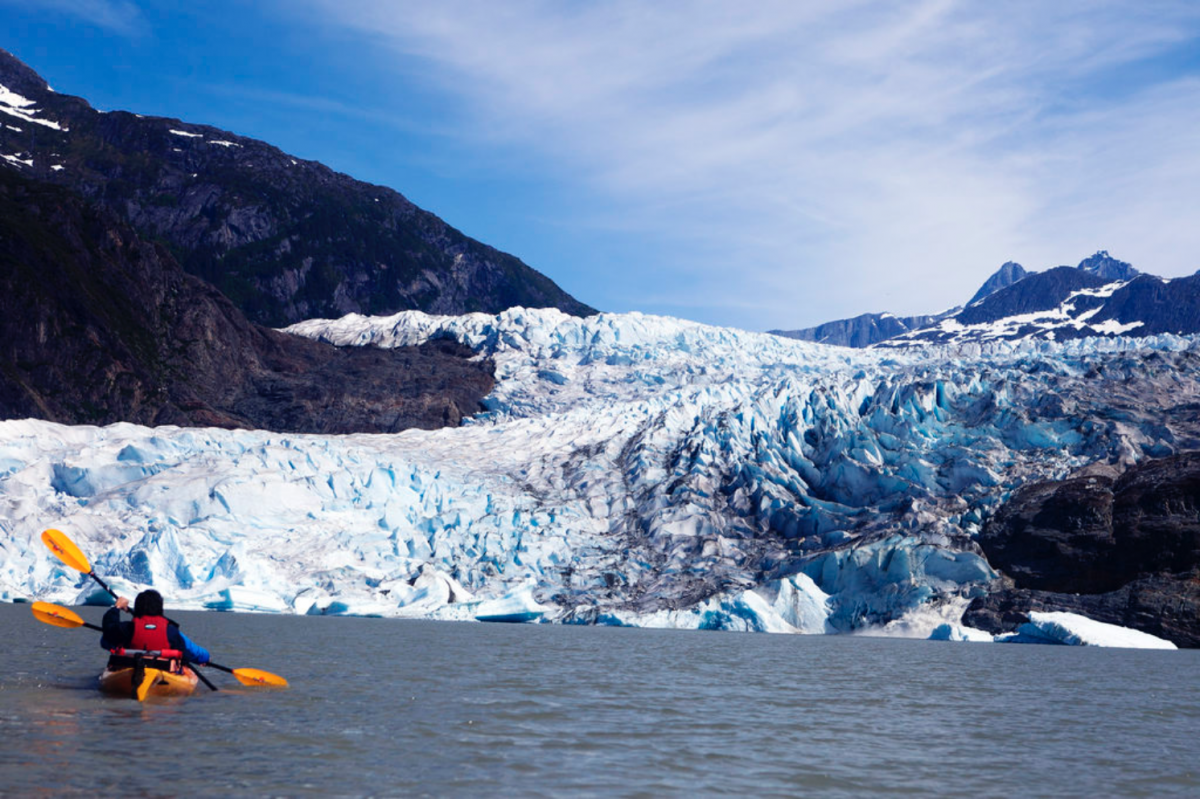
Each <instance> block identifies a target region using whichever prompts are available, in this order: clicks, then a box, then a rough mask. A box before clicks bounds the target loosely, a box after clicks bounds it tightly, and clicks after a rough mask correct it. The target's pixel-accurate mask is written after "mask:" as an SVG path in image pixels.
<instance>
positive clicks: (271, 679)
mask: <svg viewBox="0 0 1200 799" xmlns="http://www.w3.org/2000/svg"><path fill="white" fill-rule="evenodd" d="M233 676H234V677H237V678H238V682H240V683H241V684H242V685H272V686H275V687H276V688H287V684H288V681H287V680H285V679H283V678H282V677H280V676H279V675H278V674H272V673H271V672H269V671H263V670H261V669H234V670H233Z"/></svg>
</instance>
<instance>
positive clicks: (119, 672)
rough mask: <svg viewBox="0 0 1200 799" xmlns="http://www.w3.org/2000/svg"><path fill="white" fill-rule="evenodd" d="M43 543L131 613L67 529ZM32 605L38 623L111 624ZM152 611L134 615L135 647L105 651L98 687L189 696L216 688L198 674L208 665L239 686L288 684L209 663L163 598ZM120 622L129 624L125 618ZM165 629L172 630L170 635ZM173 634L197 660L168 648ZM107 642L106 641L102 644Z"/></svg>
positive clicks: (141, 697) (137, 694) (141, 695)
mask: <svg viewBox="0 0 1200 799" xmlns="http://www.w3.org/2000/svg"><path fill="white" fill-rule="evenodd" d="M42 543H44V544H45V545H46V547H47V548H48V549H49V550H50V551H51V552H52V553H54V555H55V556H56V557H57V558H58V559H59V560H61V561H62V562H63V563H65V564H66V565H67V566H70V567H71V568H72V569H75V570H76V571H79V572H82V573H83V574H86V575H87V576H89V577H91V578H92V579H93V580H95V581H96V582H97V583H98V584H99V585H100V587H101V588H103V589H104V590H105V591H106V592H108V594H109V595H110V596H112V598H113V599H115V600H117V607H118V608H120V609H122V610H125V611H127V612H130V613H132V612H133V611H131V610H130V609H129V607H128V600H123V599H121V598H120V597H118V596H117V594H116V592H114V591H113V590H112V589H111V588H109V587H108V585H107V584H105V582H104V581H103V580H101V579H100V578H99V577H98V576H97V575H96V573H95V571H93V569H92V567H91V564H90V563H88V559H87V557H85V556H84V554H83V552H82V551H80V549H79V547H77V546H75V543H74V542H73V541H72V540H71V539H70V538H68V537H67V536H66V534H65V533H63V532H62V531H60V530H53V529H50V530H46V531H44V532H43V533H42ZM143 593H145V594H152V595H153V596H154V598H155V599H156V601H159V600H157V592H153V591H146V592H143ZM139 601H140V599H139ZM123 603H124V604H123ZM32 609H33V615H34V617H35V618H36V619H37V620H38V621H40V622H43V623H44V624H49V625H52V626H54V627H64V628H76V627H87V628H89V629H92V630H99V631H100V632H105V631H106V628H107V627H108V626H109V622H108V621H107V620H106V622H105V627H100V626H98V625H95V624H89V623H88V622H85V621H84V620H83V619H82V618H81V617H80V616H79V615H78V614H77V613H75V612H74V611H71V610H68V609H67V608H64V607H62V606H61V605H52V604H50V603H49V602H34V603H33V608H32ZM109 612H110V613H112V612H114V611H109ZM139 613H140V609H139ZM152 613H153V615H150V616H136V615H135V622H136V624H135V627H134V632H133V635H132V637H131V639H127V641H126V642H127V643H129V644H135V645H136V646H117V647H114V648H112V649H110V650H109V655H110V656H109V663H108V666H107V667H106V668H105V669H104V672H103V673H102V674H101V675H100V690H101V691H103V692H105V693H108V694H113V695H117V696H127V697H132V698H134V699H137V700H138V701H139V702H141V701H145V700H146V699H148V698H151V697H156V698H157V697H186V696H190V695H191V694H192V693H193V692H194V691H195V690H196V685H197V683H199V682H203V683H204V684H205V685H207V686H208V687H209V688H210V689H212V690H213V691H216V690H217V686H215V685H213V684H212V683H211V682H209V680H208V678H206V677H205V676H204V675H203V674H201V673H200V671H199V670H198V669H197V667H198V666H210V667H212V668H214V669H217V670H218V671H224V672H228V673H229V674H232V675H233V676H234V677H235V678H237V680H238V682H240V683H241V684H242V685H251V686H273V687H278V688H286V687H287V684H288V682H287V680H286V679H284V678H283V677H280V676H279V675H277V674H272V673H271V672H269V671H262V670H261V669H246V668H241V669H231V668H229V667H228V666H222V665H220V664H219V663H213V662H212V661H211V660H205V659H206V658H207V657H208V653H207V652H206V651H204V649H203V648H197V647H196V646H195V645H194V644H192V643H191V642H190V641H188V640H187V639H186V637H184V636H183V634H182V633H178V632H177V631H178V625H177V624H176V623H175V622H173V621H172V620H170V619H168V618H166V617H165V616H162V615H161V601H159V609H158V610H157V612H152ZM106 619H107V617H106ZM123 624H125V625H128V622H124V623H123ZM168 627H171V628H174V629H172V630H171V631H170V632H169V633H168V630H167V628H168ZM172 637H173V638H174V640H175V641H177V642H178V643H179V644H180V645H181V646H186V647H188V648H190V649H191V651H192V655H193V657H194V658H195V660H192V659H189V657H188V652H187V651H184V650H182V649H176V648H172V647H171V646H170V640H171V639H172ZM105 645H108V643H107V642H106V643H105ZM197 653H198V654H197Z"/></svg>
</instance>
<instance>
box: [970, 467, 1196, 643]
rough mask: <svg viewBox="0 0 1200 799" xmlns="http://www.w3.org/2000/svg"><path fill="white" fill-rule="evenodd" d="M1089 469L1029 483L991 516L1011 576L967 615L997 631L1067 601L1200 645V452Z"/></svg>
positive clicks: (994, 556)
mask: <svg viewBox="0 0 1200 799" xmlns="http://www.w3.org/2000/svg"><path fill="white" fill-rule="evenodd" d="M1089 472H1090V473H1087V474H1081V475H1078V476H1075V477H1072V478H1070V479H1067V480H1063V481H1057V482H1050V481H1047V482H1038V483H1032V484H1030V485H1027V486H1024V487H1023V488H1021V489H1020V490H1018V491H1015V492H1014V493H1013V496H1012V497H1011V498H1010V499H1009V500H1008V502H1006V503H1005V504H1004V505H1003V506H1002V507H1001V508H1000V510H999V511H997V513H996V514H995V516H993V517H992V519H991V520H990V521H989V522H988V523H987V524H986V525H985V526H984V528H983V531H982V533H981V535H980V545H981V546H982V547H983V550H984V552H985V553H986V554H987V557H988V560H989V562H990V563H991V564H992V566H994V567H995V568H997V569H999V570H1000V571H1001V572H1002V573H1003V574H1004V575H1005V576H1006V577H1007V578H1008V580H1007V582H1008V585H1007V586H1006V587H1005V588H1004V589H1002V590H1001V591H999V592H995V593H993V594H991V595H990V596H987V597H983V598H980V599H976V600H975V601H974V602H972V603H971V606H970V607H969V608H968V610H967V612H966V614H965V615H964V616H963V621H964V623H966V624H969V625H971V626H974V627H979V628H981V629H985V630H989V631H992V632H1000V631H1004V630H1011V629H1012V628H1013V626H1014V622H1017V623H1019V622H1020V621H1022V620H1023V617H1024V616H1025V614H1027V613H1028V612H1029V611H1030V610H1067V611H1073V612H1077V613H1082V614H1083V615H1086V616H1089V617H1091V618H1094V619H1096V620H1098V621H1104V622H1109V623H1112V624H1120V625H1123V626H1127V627H1132V628H1134V629H1137V630H1142V631H1144V632H1148V633H1151V634H1153V635H1158V636H1162V637H1164V638H1167V639H1169V640H1171V641H1173V642H1175V643H1176V644H1177V645H1179V646H1189V647H1197V646H1200V453H1198V452H1187V453H1183V454H1179V455H1174V456H1171V457H1167V458H1160V459H1156V460H1151V461H1146V462H1143V463H1141V464H1138V465H1136V466H1133V467H1130V468H1129V469H1128V470H1127V471H1126V472H1125V473H1124V474H1121V475H1120V476H1114V475H1113V474H1111V473H1105V470H1103V469H1092V470H1089Z"/></svg>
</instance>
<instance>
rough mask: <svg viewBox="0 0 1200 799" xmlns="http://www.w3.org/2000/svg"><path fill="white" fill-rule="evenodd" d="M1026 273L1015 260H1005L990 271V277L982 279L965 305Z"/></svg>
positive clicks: (1008, 284)
mask: <svg viewBox="0 0 1200 799" xmlns="http://www.w3.org/2000/svg"><path fill="white" fill-rule="evenodd" d="M1028 274H1029V273H1028V272H1026V271H1025V267H1023V266H1021V265H1020V264H1019V263H1017V262H1016V261H1005V262H1004V263H1003V264H1002V265H1001V266H1000V268H999V269H997V270H996V271H995V272H993V273H992V276H991V277H989V278H988V279H987V280H986V281H984V283H983V285H982V286H980V287H979V291H977V292H975V296H973V297H971V299H970V300H968V301H967V305H968V306H970V305H974V304H975V303H977V302H979V301H980V300H982V299H983V298H984V297H988V296H991V295H992V294H995V293H996V292H997V291H999V290H1000V289H1006V288H1008V287H1009V286H1011V285H1012V284H1013V283H1016V282H1017V281H1018V280H1021V279H1022V278H1024V277H1025V276H1026V275H1028Z"/></svg>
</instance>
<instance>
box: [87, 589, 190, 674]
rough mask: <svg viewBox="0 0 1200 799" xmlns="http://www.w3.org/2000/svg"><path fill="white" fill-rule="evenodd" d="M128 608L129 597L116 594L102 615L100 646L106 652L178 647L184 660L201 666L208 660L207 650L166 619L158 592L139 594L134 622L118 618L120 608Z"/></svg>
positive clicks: (135, 601)
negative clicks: (122, 649) (113, 601)
mask: <svg viewBox="0 0 1200 799" xmlns="http://www.w3.org/2000/svg"><path fill="white" fill-rule="evenodd" d="M128 607H129V600H128V599H126V598H125V597H118V598H117V602H116V604H115V605H114V606H113V607H111V608H109V609H108V612H106V613H105V614H104V619H103V620H102V621H101V626H102V627H103V628H104V631H103V632H102V633H101V634H100V646H102V647H104V648H105V649H107V650H109V651H112V650H113V649H118V648H121V647H125V648H126V649H148V650H154V651H160V650H163V649H178V650H179V651H180V652H182V653H183V658H184V661H185V662H187V663H198V664H200V665H204V664H205V663H207V662H208V650H207V649H205V648H204V647H202V646H200V645H199V644H197V643H195V642H193V641H192V640H191V639H190V638H188V637H187V636H186V635H184V634H183V633H182V632H181V631H180V630H179V627H178V626H176V625H174V624H170V623H168V622H167V619H166V617H165V616H163V600H162V595H161V594H160V593H158V592H157V591H155V590H154V589H149V590H146V591H143V592H141V593H140V594H138V595H137V599H135V600H134V603H133V621H121V611H123V610H125V609H126V608H128Z"/></svg>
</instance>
